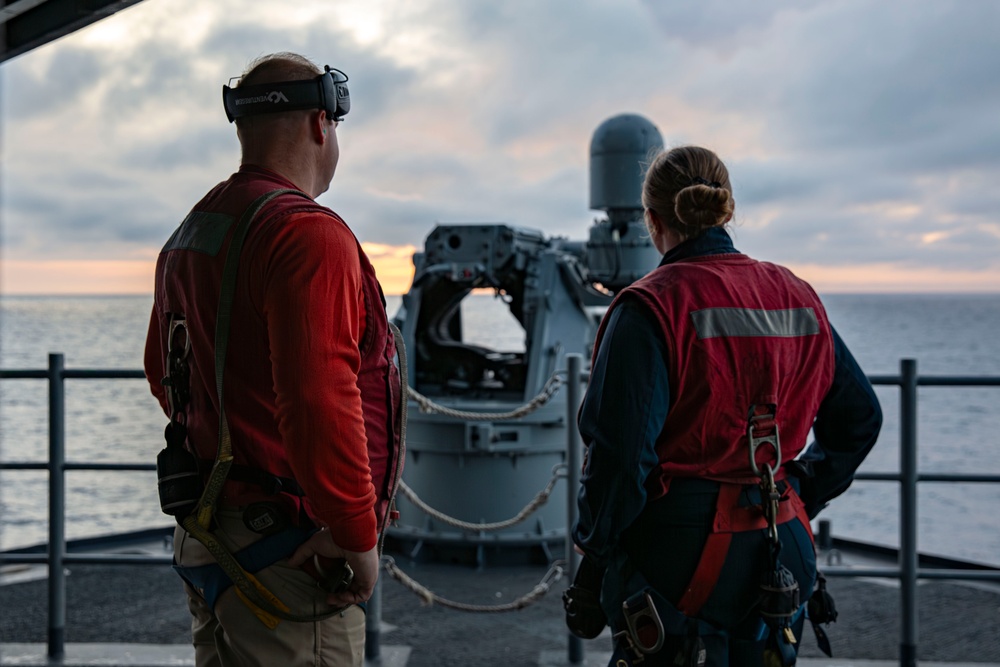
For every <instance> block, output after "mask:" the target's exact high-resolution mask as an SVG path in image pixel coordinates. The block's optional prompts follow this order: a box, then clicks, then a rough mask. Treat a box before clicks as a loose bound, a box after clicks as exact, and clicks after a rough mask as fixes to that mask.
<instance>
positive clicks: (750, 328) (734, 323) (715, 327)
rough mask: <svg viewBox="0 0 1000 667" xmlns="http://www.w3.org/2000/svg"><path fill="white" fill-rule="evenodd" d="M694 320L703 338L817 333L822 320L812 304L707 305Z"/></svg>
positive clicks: (697, 311)
mask: <svg viewBox="0 0 1000 667" xmlns="http://www.w3.org/2000/svg"><path fill="white" fill-rule="evenodd" d="M691 320H692V321H693V322H694V328H695V331H697V332H698V338H699V339H700V340H702V339H705V338H720V337H726V336H782V337H788V336H814V335H816V334H818V333H819V321H818V320H817V319H816V312H815V311H814V310H813V309H812V308H789V309H787V310H760V309H758V308H706V309H705V310H696V311H694V312H693V313H691Z"/></svg>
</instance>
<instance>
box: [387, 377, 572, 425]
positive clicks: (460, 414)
mask: <svg viewBox="0 0 1000 667" xmlns="http://www.w3.org/2000/svg"><path fill="white" fill-rule="evenodd" d="M564 382H565V380H563V379H562V378H561V377H560V376H559V374H558V373H557V374H555V375H553V376H552V377H550V378H549V379H548V380H547V381H546V382H545V385H544V386H543V387H542V390H541V391H540V392H538V395H537V396H535V397H534V398H533V399H531V400H530V401H528V402H527V403H526V404H524V405H522V406H521V407H519V408H516V409H514V410H511V411H510V412H467V411H465V410H455V409H454V408H449V407H445V406H443V405H439V404H438V403H435V402H434V401H432V400H431V399H429V398H427V397H426V396H424V395H423V394H421V393H420V392H418V391H417V390H416V389H414V388H413V387H407V391H408V392H409V395H410V398H412V399H413V400H414V401H416V403H417V405H419V406H420V412H423V413H425V414H426V413H428V412H436V413H438V414H442V415H445V416H447V417H454V418H456V419H465V420H467V421H505V420H508V419H520V418H521V417H524V416H525V415H529V414H531V413H532V412H534V411H535V410H537V409H538V408H540V407H542V406H543V405H545V404H546V403H548V402H549V399H551V398H552V397H553V396H554V395H555V393H556V391H558V390H559V385H561V384H563V383H564Z"/></svg>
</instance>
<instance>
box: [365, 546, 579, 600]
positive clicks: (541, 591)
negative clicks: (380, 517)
mask: <svg viewBox="0 0 1000 667" xmlns="http://www.w3.org/2000/svg"><path fill="white" fill-rule="evenodd" d="M382 560H383V561H384V562H383V565H382V567H383V568H384V569H385V571H386V572H388V573H389V575H390V576H391V577H392V578H393V579H395V580H396V581H398V582H399V583H401V584H403V586H405V587H406V588H408V589H410V590H411V591H412V592H414V593H416V594H417V596H419V597H420V598H421V599H422V600H423V602H424V604H425V605H431V604H438V605H441V606H442V607H448V608H450V609H457V610H458V611H467V612H473V613H500V612H507V611H517V610H518V609H524V608H525V607H527V606H530V605H532V604H534V603H535V602H537V601H538V600H540V599H541V598H543V597H544V596H545V594H546V593H548V592H549V589H551V588H552V584H554V583H556V582H557V581H559V580H560V579H562V575H563V566H564V565H565V564H566V562H565V561H562V560H557V561H553V562H552V565H551V566H550V567H549V571H548V572H546V573H545V576H543V577H542V579H541V581H539V582H538V583H537V584H535V587H534V588H532V589H531V590H530V591H529V592H528V593H526V594H524V595H522V596H521V597H519V598H517V599H516V600H514V601H512V602H507V603H505V604H498V605H483V604H468V603H466V602H456V601H454V600H449V599H447V598H443V597H441V596H440V595H438V594H437V593H435V592H433V591H432V590H430V589H429V588H427V587H426V586H424V585H423V584H421V583H419V582H418V581H416V580H414V579H413V578H412V577H410V575H408V574H406V573H405V572H403V571H402V570H401V569H399V566H398V565H396V561H395V560H393V559H392V557H391V556H383V557H382Z"/></svg>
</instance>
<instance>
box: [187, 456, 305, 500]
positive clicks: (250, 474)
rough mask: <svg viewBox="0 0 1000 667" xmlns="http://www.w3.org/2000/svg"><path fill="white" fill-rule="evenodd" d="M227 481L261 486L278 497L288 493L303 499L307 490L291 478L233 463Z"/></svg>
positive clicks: (204, 462)
mask: <svg viewBox="0 0 1000 667" xmlns="http://www.w3.org/2000/svg"><path fill="white" fill-rule="evenodd" d="M201 463H202V465H203V466H205V467H208V466H211V465H213V464H214V463H215V462H214V461H208V460H206V459H202V460H201ZM227 480H228V481H233V482H243V483H244V484H253V485H254V486H259V487H260V488H261V490H263V492H264V493H266V494H267V495H269V496H276V495H278V494H279V493H287V494H289V495H292V496H298V497H300V498H301V497H303V496H305V495H306V492H305V489H303V488H302V486H300V485H299V483H298V482H296V481H295V480H294V479H292V478H291V477H282V476H281V475H275V474H272V473H269V472H267V471H266V470H261V469H260V468H254V467H253V466H245V465H242V464H239V463H233V464H232V465H231V466H229V476H228V477H227Z"/></svg>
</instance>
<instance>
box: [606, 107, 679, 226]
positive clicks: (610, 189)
mask: <svg viewBox="0 0 1000 667" xmlns="http://www.w3.org/2000/svg"><path fill="white" fill-rule="evenodd" d="M662 148H663V137H661V136H660V131H659V130H658V129H657V128H656V126H655V125H653V124H652V123H651V122H650V121H648V120H646V119H645V118H643V117H642V116H639V115H637V114H621V115H618V116H613V117H611V118H609V119H607V120H606V121H604V122H603V123H601V124H600V125H599V126H598V127H597V129H596V130H594V136H593V137H592V138H591V140H590V208H592V209H597V210H601V211H613V210H623V209H624V210H640V211H641V210H642V182H643V180H644V179H645V177H646V167H647V166H648V162H649V159H650V156H651V155H652V154H653V153H654V152H655V151H656V150H658V149H662Z"/></svg>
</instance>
